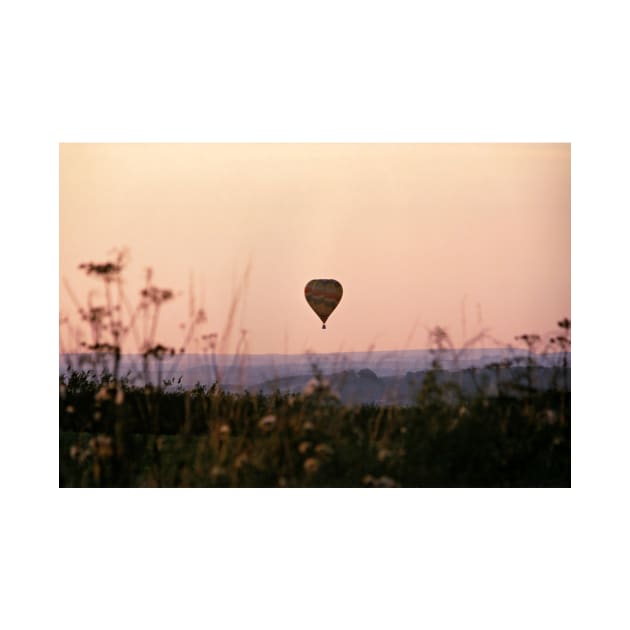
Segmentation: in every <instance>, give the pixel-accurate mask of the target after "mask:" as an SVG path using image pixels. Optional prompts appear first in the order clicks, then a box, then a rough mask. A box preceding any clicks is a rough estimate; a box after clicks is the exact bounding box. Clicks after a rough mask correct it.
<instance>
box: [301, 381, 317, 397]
mask: <svg viewBox="0 0 630 630" xmlns="http://www.w3.org/2000/svg"><path fill="white" fill-rule="evenodd" d="M318 386H319V381H318V380H317V379H316V378H312V379H311V380H310V381H309V382H308V383H306V385H305V386H304V389H303V390H302V393H303V394H304V395H305V396H310V395H311V394H314V393H315V391H316V390H317V387H318Z"/></svg>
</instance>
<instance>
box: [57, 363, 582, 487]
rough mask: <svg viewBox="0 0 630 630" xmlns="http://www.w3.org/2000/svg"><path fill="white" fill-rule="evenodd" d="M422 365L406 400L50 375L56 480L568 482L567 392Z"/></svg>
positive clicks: (325, 388) (319, 383)
mask: <svg viewBox="0 0 630 630" xmlns="http://www.w3.org/2000/svg"><path fill="white" fill-rule="evenodd" d="M439 373H440V370H439V368H438V367H437V366H436V368H435V369H434V370H431V371H429V372H428V373H427V375H426V378H425V379H424V383H423V385H422V388H421V390H420V391H419V393H418V397H417V401H416V403H415V404H414V405H412V406H406V407H397V406H376V405H359V406H348V405H342V404H341V403H340V402H339V399H338V397H337V396H336V394H335V392H334V391H333V390H331V388H330V386H329V384H328V383H327V381H326V379H325V378H324V377H323V376H322V375H321V374H319V373H318V372H317V371H315V374H314V378H313V381H312V382H311V384H310V387H309V388H308V391H306V392H304V393H302V394H281V393H279V392H278V393H276V394H274V395H267V396H265V395H262V394H258V395H257V394H252V393H247V392H245V393H243V394H232V393H227V392H223V391H221V389H220V388H219V387H217V386H216V385H215V386H213V387H210V388H204V387H201V386H199V387H197V388H195V389H192V390H183V389H181V388H180V389H179V390H177V391H172V390H166V389H164V388H156V387H137V386H133V385H131V384H130V383H129V382H127V381H126V380H125V379H118V380H114V379H113V378H111V376H110V375H103V376H101V377H97V376H96V374H95V373H90V372H69V373H68V374H66V375H64V376H62V377H61V378H60V401H59V417H60V439H59V474H60V478H59V483H60V486H124V487H127V486H134V487H135V486H138V487H156V486H162V487H180V486H193V487H216V486H218V487H226V486H228V487H374V486H376V487H397V486H401V487H452V486H458V487H460V486H476V487H490V486H528V487H532V486H565V487H566V486H570V483H571V458H570V455H571V448H570V446H571V435H570V427H571V419H570V392H569V391H567V390H566V389H565V388H562V387H556V388H554V389H551V390H547V391H539V390H534V389H533V388H532V389H528V387H527V385H526V384H520V383H514V384H513V385H514V386H513V388H512V389H511V391H510V388H505V389H506V390H507V391H502V392H501V393H500V395H496V396H487V395H484V394H481V393H480V394H479V395H476V396H470V395H466V396H465V395H463V394H462V393H461V391H459V390H458V388H457V386H456V385H454V384H452V383H448V382H446V383H445V382H443V379H439V378H438V376H439Z"/></svg>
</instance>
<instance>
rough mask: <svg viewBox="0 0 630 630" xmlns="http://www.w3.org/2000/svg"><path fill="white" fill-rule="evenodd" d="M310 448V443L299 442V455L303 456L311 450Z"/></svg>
mask: <svg viewBox="0 0 630 630" xmlns="http://www.w3.org/2000/svg"><path fill="white" fill-rule="evenodd" d="M311 446H312V444H311V442H300V443H299V445H298V451H299V453H300V455H304V454H305V453H306V452H307V451H308V450H309V449H310V448H311Z"/></svg>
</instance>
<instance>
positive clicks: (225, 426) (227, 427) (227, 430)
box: [219, 422, 230, 435]
mask: <svg viewBox="0 0 630 630" xmlns="http://www.w3.org/2000/svg"><path fill="white" fill-rule="evenodd" d="M219 433H220V434H221V435H230V425H229V424H226V423H225V422H224V423H223V424H222V425H221V426H220V427H219Z"/></svg>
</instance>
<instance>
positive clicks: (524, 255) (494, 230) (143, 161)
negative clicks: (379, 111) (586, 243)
mask: <svg viewBox="0 0 630 630" xmlns="http://www.w3.org/2000/svg"><path fill="white" fill-rule="evenodd" d="M59 158H60V164H59V168H60V189H59V204H60V289H59V291H60V311H61V314H62V315H66V316H69V317H70V319H71V320H73V321H75V323H78V318H77V317H76V309H75V307H74V305H73V302H72V301H71V300H70V298H69V295H68V292H67V291H66V289H65V286H64V280H65V281H67V283H68V284H69V285H70V287H71V288H72V290H73V292H74V293H75V294H76V295H77V296H78V297H79V299H81V300H82V301H83V302H85V300H86V298H87V295H88V293H89V292H90V291H91V290H94V291H96V292H95V293H94V294H93V302H94V303H102V302H104V296H103V294H102V291H101V285H100V284H99V282H98V281H97V280H95V279H93V278H87V277H85V275H84V273H83V272H82V271H80V270H79V269H78V268H77V267H78V265H79V264H80V263H83V262H88V261H92V262H102V261H105V260H108V259H109V258H111V254H110V251H111V250H112V248H120V247H127V248H128V249H129V252H130V260H129V265H128V268H127V270H126V273H125V279H126V284H125V289H126V292H127V293H128V294H129V295H130V296H131V297H132V298H133V300H134V301H135V299H136V296H137V295H138V292H139V290H140V288H141V286H142V285H143V282H144V270H145V268H146V267H152V268H153V270H154V276H153V280H154V283H155V284H156V285H157V286H159V287H161V288H170V289H173V290H174V291H175V292H176V294H177V297H176V299H175V300H174V301H173V302H171V303H167V304H166V305H165V306H164V309H163V313H162V319H161V321H160V327H159V334H158V338H159V341H161V343H163V344H164V345H172V346H175V347H179V346H180V345H181V339H182V330H181V328H180V324H182V323H184V322H187V321H188V317H189V312H190V308H191V306H192V303H191V287H192V293H193V296H194V306H195V307H200V306H203V308H204V309H205V311H206V313H207V316H208V321H207V323H206V324H204V326H203V329H202V330H200V333H212V332H216V333H221V332H222V331H223V330H224V327H225V325H226V321H227V319H228V312H229V310H230V305H231V303H232V299H233V297H234V295H235V292H237V291H240V292H239V295H240V298H241V299H240V302H239V305H238V308H237V311H236V315H235V322H234V323H235V330H234V332H233V333H232V337H231V339H229V340H226V349H228V350H233V349H234V347H235V344H236V337H237V333H238V330H239V329H246V330H247V331H248V340H249V341H248V350H249V351H250V352H252V353H268V352H278V353H285V352H288V353H298V352H303V351H305V350H311V351H315V352H332V351H339V350H341V351H351V350H356V351H359V350H367V349H368V348H369V347H371V346H373V347H374V349H376V350H394V349H405V348H423V347H426V346H427V329H428V328H430V327H433V326H435V325H440V326H442V327H444V328H445V329H446V330H447V331H448V332H449V334H450V335H451V337H452V338H453V340H454V341H455V343H456V344H457V345H460V344H461V343H462V341H463V340H464V339H465V338H470V337H472V336H473V335H474V334H476V333H477V332H479V331H480V330H481V328H487V329H490V331H491V334H492V335H493V336H494V337H495V338H497V339H499V340H502V341H505V342H506V343H509V342H513V338H514V336H515V335H517V334H520V333H525V332H537V333H546V332H548V331H550V330H553V329H554V328H555V323H556V322H557V321H558V320H559V319H560V318H562V317H565V316H566V317H570V316H571V312H570V305H571V299H570V298H571V280H570V203H571V197H570V172H571V168H570V145H568V144H558V145H551V144H462V145H457V144H391V145H390V144H346V145H343V144H258V145H247V144H231V145H226V144H186V145H176V144H164V145H159V144H136V145H126V144H62V145H60V153H59ZM248 263H249V264H250V273H249V275H248V277H247V281H246V283H245V284H244V286H243V288H242V289H240V290H239V286H240V285H241V281H242V279H243V276H244V273H245V270H246V268H247V266H248ZM313 278H335V279H337V280H339V281H340V282H341V283H342V285H343V289H344V295H343V298H342V300H341V303H340V304H339V306H338V307H337V309H336V310H335V312H333V314H332V315H331V316H330V319H329V320H328V322H327V330H322V329H321V322H320V321H319V319H318V318H317V317H316V315H315V314H314V313H313V311H312V310H311V309H310V308H309V306H308V304H307V303H306V301H305V299H304V286H305V284H306V283H307V282H308V281H309V280H311V279H313ZM63 335H64V331H63V330H62V337H63ZM484 345H489V344H488V343H485V344H484ZM126 350H128V351H137V350H138V349H137V348H136V347H134V345H133V344H130V345H129V346H128V347H127V348H126ZM188 350H190V351H192V350H194V348H192V347H190V348H188Z"/></svg>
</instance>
